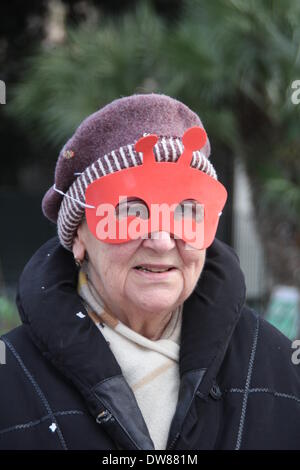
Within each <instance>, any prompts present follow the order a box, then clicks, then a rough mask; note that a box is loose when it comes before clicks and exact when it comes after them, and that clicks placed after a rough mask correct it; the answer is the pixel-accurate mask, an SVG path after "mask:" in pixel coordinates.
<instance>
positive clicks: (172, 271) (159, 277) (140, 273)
mask: <svg viewBox="0 0 300 470" xmlns="http://www.w3.org/2000/svg"><path fill="white" fill-rule="evenodd" d="M133 270H134V271H135V272H136V274H137V275H138V276H142V277H144V278H145V279H149V280H154V281H161V280H163V279H167V278H168V277H171V276H174V274H175V273H176V271H177V269H176V268H172V269H170V270H169V271H165V272H162V273H154V272H150V271H142V270H140V269H136V268H133Z"/></svg>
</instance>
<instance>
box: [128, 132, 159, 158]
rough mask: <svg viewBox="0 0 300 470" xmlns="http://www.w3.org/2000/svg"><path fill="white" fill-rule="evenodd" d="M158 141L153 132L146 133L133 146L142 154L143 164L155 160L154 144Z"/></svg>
mask: <svg viewBox="0 0 300 470" xmlns="http://www.w3.org/2000/svg"><path fill="white" fill-rule="evenodd" d="M157 141H158V137H157V135H155V134H151V135H146V136H145V137H142V138H141V139H139V140H138V141H137V143H136V144H135V146H134V149H135V151H136V152H141V153H142V154H143V165H147V164H148V163H152V162H155V155H154V145H155V144H156V142H157ZM151 160H152V162H151Z"/></svg>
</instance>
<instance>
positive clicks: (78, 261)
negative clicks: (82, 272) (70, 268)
mask: <svg viewBox="0 0 300 470" xmlns="http://www.w3.org/2000/svg"><path fill="white" fill-rule="evenodd" d="M74 261H75V264H76V266H77V268H81V266H82V261H81V260H80V259H78V258H75V256H74Z"/></svg>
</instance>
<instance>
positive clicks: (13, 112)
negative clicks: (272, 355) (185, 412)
mask: <svg viewBox="0 0 300 470" xmlns="http://www.w3.org/2000/svg"><path fill="white" fill-rule="evenodd" d="M0 80H1V82H0V86H1V88H0V103H1V104H0V139H1V170H0V208H1V214H2V216H1V232H0V236H1V239H0V241H1V243H0V333H3V332H5V331H7V330H9V329H11V328H12V327H14V326H15V325H17V324H18V323H19V318H18V314H17V312H16V307H15V301H14V299H15V295H16V289H17V284H18V279H19V276H20V274H21V272H22V270H23V268H24V266H25V264H26V263H27V261H28V260H29V258H30V257H31V256H32V255H33V253H34V252H35V251H36V250H37V249H38V248H39V247H40V245H41V244H43V243H44V242H45V241H46V240H47V239H48V238H50V237H52V236H54V235H55V234H56V227H55V225H53V224H52V223H51V222H49V221H47V220H46V219H45V218H44V217H43V215H42V212H41V199H42V196H43V194H44V192H45V191H46V190H47V189H48V188H49V186H51V185H52V184H53V176H54V169H55V162H56V159H57V156H58V153H59V150H60V148H61V147H62V145H63V144H64V143H65V141H66V140H67V139H68V138H69V137H70V136H71V134H72V133H73V132H74V130H75V129H76V127H77V126H78V124H79V123H80V122H81V121H82V120H83V119H84V118H85V117H86V116H87V115H89V114H90V113H92V112H94V111H96V110H97V109H98V108H100V107H102V106H103V105H105V104H106V103H108V102H110V101H112V100H113V99H115V98H119V97H121V96H126V95H130V94H132V93H139V92H140V93H151V92H159V93H166V94H168V95H171V96H173V97H175V98H177V99H179V100H181V101H183V102H184V103H186V104H187V105H188V106H190V107H191V108H192V109H193V110H194V111H196V112H197V113H198V114H199V115H200V117H201V119H202V120H203V122H204V125H205V127H206V130H207V132H208V135H209V137H210V141H211V144H212V154H211V161H212V162H213V164H214V166H215V168H216V171H217V174H218V177H219V179H220V181H221V182H222V183H223V184H224V185H225V186H226V188H227V190H228V193H229V199H228V202H227V204H226V207H225V210H224V211H223V215H222V217H221V223H220V226H219V229H218V234H217V236H218V237H219V238H220V239H222V240H223V241H225V242H226V243H228V244H230V245H231V246H233V247H234V248H235V249H236V251H237V253H238V255H239V258H240V262H241V266H242V269H243V271H244V273H245V277H246V284H247V289H248V294H247V295H248V297H247V302H248V304H249V305H250V306H252V307H254V308H255V309H256V310H257V311H258V312H260V313H261V315H263V316H264V317H265V318H266V319H267V320H269V321H270V322H271V323H273V324H275V325H276V326H277V327H278V328H280V329H281V330H282V331H283V332H284V333H285V334H286V335H287V336H289V337H290V338H291V339H294V338H296V337H297V336H298V337H299V334H300V331H299V289H300V185H299V181H300V157H299V154H300V132H299V124H300V121H299V117H300V104H299V102H300V82H298V83H297V80H300V2H299V1H298V0H285V1H284V2H283V1H278V0H273V1H272V0H214V1H210V0H196V1H194V0H152V1H150V0H149V1H143V0H141V1H133V0H132V1H130V0H122V1H121V0H120V1H116V0H106V1H105V0H101V1H100V0H99V1H96V0H94V1H92V0H80V1H76V0H75V1H73V0H72V1H68V0H44V1H31V2H22V1H16V0H10V1H9V2H5V3H3V2H2V3H1V17H0ZM297 87H299V92H297Z"/></svg>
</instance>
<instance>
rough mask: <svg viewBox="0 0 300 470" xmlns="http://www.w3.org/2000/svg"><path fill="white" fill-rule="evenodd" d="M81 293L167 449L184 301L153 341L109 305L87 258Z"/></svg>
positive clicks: (148, 422) (156, 438)
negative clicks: (111, 310)
mask: <svg viewBox="0 0 300 470" xmlns="http://www.w3.org/2000/svg"><path fill="white" fill-rule="evenodd" d="M78 293H79V295H80V297H81V298H82V300H83V302H84V304H85V307H86V309H87V312H88V314H89V316H90V317H91V318H92V320H93V321H94V322H95V324H96V326H97V327H98V329H99V330H100V332H101V333H102V334H103V336H104V337H105V339H106V341H107V342H108V344H109V346H110V348H111V351H112V353H113V354H114V356H115V358H116V360H117V362H118V363H119V365H120V368H121V370H122V373H123V375H124V377H125V379H126V380H127V382H128V384H129V386H130V387H131V389H132V390H133V393H134V395H135V398H136V400H137V403H138V406H139V408H140V410H141V412H142V415H143V417H144V420H145V423H146V425H147V427H148V430H149V434H150V436H151V438H152V440H153V443H154V446H155V449H157V450H163V449H165V448H166V445H167V439H168V434H169V428H170V424H171V420H172V418H173V415H174V412H175V409H176V405H177V399H178V391H179V384H180V379H179V366H178V361H179V347H180V346H179V345H180V333H181V323H182V305H181V306H180V307H178V308H177V309H176V310H175V311H174V312H173V314H172V317H171V320H170V321H169V323H168V325H167V326H166V328H165V329H164V332H163V334H162V336H161V337H160V338H159V339H158V340H156V341H152V340H150V339H148V338H146V337H145V336H142V335H140V334H139V333H137V332H135V331H134V330H132V329H130V328H129V327H128V326H126V325H125V324H124V323H122V322H121V321H120V320H119V319H118V318H117V317H115V316H114V315H113V314H112V313H111V312H108V311H107V310H108V309H105V307H104V303H103V301H102V299H101V297H100V296H99V294H98V292H97V290H96V289H95V287H94V286H93V284H92V282H91V280H90V279H89V276H88V266H87V263H86V262H85V263H84V264H83V266H82V267H81V270H80V271H79V277H78Z"/></svg>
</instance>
